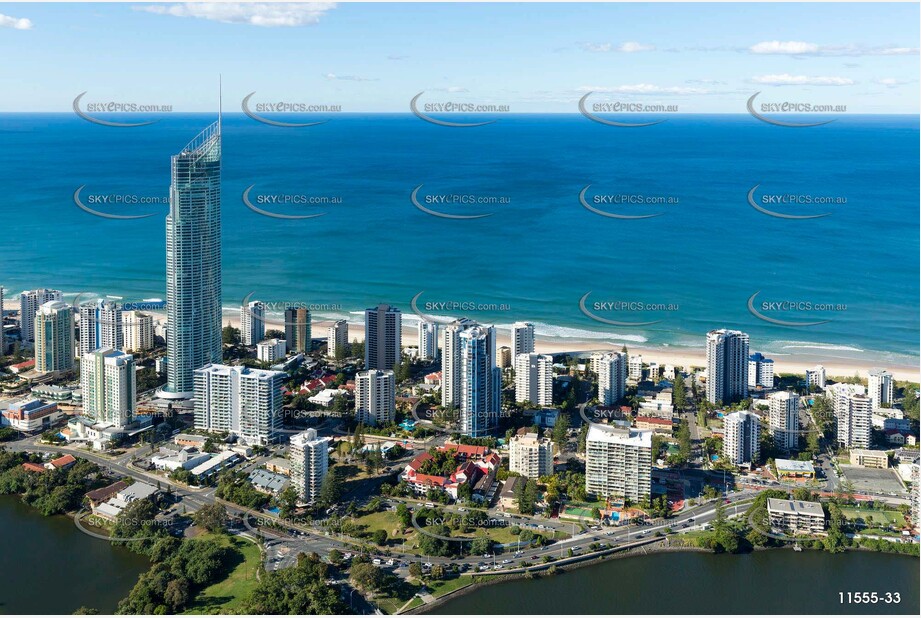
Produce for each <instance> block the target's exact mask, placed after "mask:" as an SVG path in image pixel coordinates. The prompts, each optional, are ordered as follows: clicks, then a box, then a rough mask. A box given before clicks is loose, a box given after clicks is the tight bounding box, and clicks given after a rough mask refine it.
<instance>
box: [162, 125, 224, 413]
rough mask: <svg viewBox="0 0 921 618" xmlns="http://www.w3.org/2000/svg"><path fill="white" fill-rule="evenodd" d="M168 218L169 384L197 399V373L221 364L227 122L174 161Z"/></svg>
mask: <svg viewBox="0 0 921 618" xmlns="http://www.w3.org/2000/svg"><path fill="white" fill-rule="evenodd" d="M171 173H172V177H171V180H170V193H169V202H170V205H169V215H167V217H166V312H167V323H168V328H169V336H168V337H167V340H166V355H167V358H168V359H169V362H168V363H167V365H166V367H167V369H166V373H167V383H166V386H165V387H164V389H163V390H162V391H161V395H162V396H165V397H172V398H186V399H187V398H191V397H192V395H193V393H194V390H195V386H194V374H193V372H194V371H195V370H196V369H199V368H201V367H204V366H205V365H207V364H209V363H220V362H221V121H220V120H218V121H217V122H215V123H214V124H212V125H211V126H209V127H208V128H206V129H205V130H204V131H202V132H201V133H199V134H198V136H197V137H196V138H195V139H193V140H192V141H191V142H189V143H188V145H186V147H185V148H183V149H182V150H181V151H180V152H179V154H177V155H173V157H172V162H171Z"/></svg>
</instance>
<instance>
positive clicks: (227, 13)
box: [135, 2, 336, 28]
mask: <svg viewBox="0 0 921 618" xmlns="http://www.w3.org/2000/svg"><path fill="white" fill-rule="evenodd" d="M135 8H136V10H139V11H146V12H148V13H156V14H158V15H172V16H174V17H198V18H200V19H208V20H211V21H219V22H222V23H225V24H250V25H253V26H263V27H266V28H274V27H292V26H306V25H310V24H316V23H318V22H319V21H320V17H322V16H323V15H324V14H325V13H326V12H327V11H330V10H332V9H334V8H336V3H335V2H299V3H294V2H292V3H271V4H257V3H242V2H228V3H218V2H201V3H198V2H183V3H181V4H171V5H164V4H152V5H145V6H140V7H135Z"/></svg>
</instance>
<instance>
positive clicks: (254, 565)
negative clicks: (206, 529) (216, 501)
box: [184, 534, 262, 614]
mask: <svg viewBox="0 0 921 618" xmlns="http://www.w3.org/2000/svg"><path fill="white" fill-rule="evenodd" d="M201 538H209V539H214V540H217V541H219V542H220V543H221V544H222V545H225V546H230V547H233V548H234V549H235V550H236V554H237V562H236V564H235V565H234V567H233V569H232V570H231V571H230V573H229V574H228V575H227V577H225V578H224V579H223V580H221V581H219V582H217V583H215V584H212V585H210V586H208V587H207V588H205V589H204V590H202V591H201V592H199V593H198V595H197V596H196V597H195V600H194V601H193V602H192V603H191V604H190V605H189V607H188V609H186V611H185V612H184V613H186V614H218V613H224V614H235V613H239V608H240V603H242V601H243V599H244V598H246V597H247V596H249V594H250V593H251V592H252V591H253V590H254V589H255V588H256V586H257V584H258V581H257V580H256V572H257V571H258V570H259V564H260V562H261V561H262V556H261V554H260V552H259V547H258V546H257V545H256V544H255V543H253V542H252V541H248V540H247V539H243V538H240V537H229V536H226V535H223V534H208V535H204V536H202V537H201Z"/></svg>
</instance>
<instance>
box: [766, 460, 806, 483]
mask: <svg viewBox="0 0 921 618" xmlns="http://www.w3.org/2000/svg"><path fill="white" fill-rule="evenodd" d="M774 465H775V466H776V467H777V476H779V477H780V478H794V479H814V478H815V466H813V465H812V462H811V461H799V460H797V459H775V460H774Z"/></svg>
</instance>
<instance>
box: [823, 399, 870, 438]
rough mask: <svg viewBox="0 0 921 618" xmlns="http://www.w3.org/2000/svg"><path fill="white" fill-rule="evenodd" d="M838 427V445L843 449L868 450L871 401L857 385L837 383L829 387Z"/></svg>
mask: <svg viewBox="0 0 921 618" xmlns="http://www.w3.org/2000/svg"><path fill="white" fill-rule="evenodd" d="M825 393H826V396H827V397H829V398H831V400H832V406H833V409H834V411H835V420H836V421H837V426H838V438H837V439H838V444H840V445H841V446H842V447H844V448H849V449H850V448H870V436H871V435H872V428H873V400H872V399H870V397H869V396H868V395H867V394H866V391H865V390H864V388H863V386H860V385H858V384H844V383H837V384H832V385H831V386H829V387H828V388H827V389H826V391H825Z"/></svg>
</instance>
